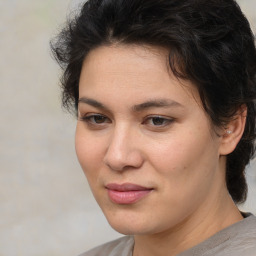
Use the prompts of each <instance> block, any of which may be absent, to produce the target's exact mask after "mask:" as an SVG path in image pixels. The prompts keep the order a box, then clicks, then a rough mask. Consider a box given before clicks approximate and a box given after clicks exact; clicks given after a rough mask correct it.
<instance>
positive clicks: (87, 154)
mask: <svg viewBox="0 0 256 256" xmlns="http://www.w3.org/2000/svg"><path fill="white" fill-rule="evenodd" d="M81 130H82V129H79V127H78V128H77V131H76V137H75V148H76V154H77V158H78V161H79V163H80V165H81V167H82V169H83V171H84V173H85V175H86V177H87V179H88V181H89V182H90V180H91V179H94V178H95V177H96V176H97V171H98V170H99V165H100V163H101V155H102V152H101V151H102V150H101V148H102V147H101V146H100V145H99V143H97V140H93V139H92V137H91V136H86V134H85V133H83V132H82V131H81Z"/></svg>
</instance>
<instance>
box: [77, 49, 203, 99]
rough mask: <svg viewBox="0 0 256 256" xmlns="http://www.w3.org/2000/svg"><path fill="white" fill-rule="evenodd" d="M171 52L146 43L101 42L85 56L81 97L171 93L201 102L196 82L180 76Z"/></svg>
mask: <svg viewBox="0 0 256 256" xmlns="http://www.w3.org/2000/svg"><path fill="white" fill-rule="evenodd" d="M168 63H169V52H168V51H167V50H166V49H164V48H160V47H152V46H146V45H115V46H113V45H112V46H101V47H98V48H96V49H94V50H92V51H91V52H90V53H89V54H88V55H87V57H86V58H85V60H84V63H83V67H82V72H81V76H80V82H79V97H92V96H97V97H98V96H99V97H104V98H105V99H106V98H112V99H114V98H115V97H114V96H115V95H118V96H119V98H121V96H122V97H123V98H122V100H126V99H127V100H128V99H129V100H130V101H131V100H135V101H136V100H138V101H140V100H141V101H142V100H143V99H144V98H157V97H160V98H163V96H165V97H169V98H170V99H172V100H175V101H181V102H187V103H188V101H189V102H190V101H191V100H193V101H194V103H195V101H196V102H197V103H198V102H200V100H199V97H198V92H197V89H196V87H195V85H194V84H193V83H192V82H190V81H184V80H180V79H177V78H176V77H175V76H174V75H173V74H172V72H171V70H170V68H169V64H168Z"/></svg>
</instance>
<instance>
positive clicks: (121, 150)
mask: <svg viewBox="0 0 256 256" xmlns="http://www.w3.org/2000/svg"><path fill="white" fill-rule="evenodd" d="M139 144H140V143H139V142H138V136H136V133H135V132H133V131H132V130H129V129H125V128H120V129H115V131H113V133H112V136H111V137H110V139H109V144H108V148H107V151H106V154H105V156H104V163H105V164H106V165H107V166H108V167H109V168H110V169H111V170H114V171H124V170H126V169H132V168H135V169H138V168H139V167H141V166H142V164H143V161H144V159H143V155H142V152H141V150H140V145H139Z"/></svg>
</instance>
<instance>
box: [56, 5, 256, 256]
mask: <svg viewBox="0 0 256 256" xmlns="http://www.w3.org/2000/svg"><path fill="white" fill-rule="evenodd" d="M52 49H53V52H54V54H55V57H56V59H57V60H58V62H59V63H60V64H61V65H62V67H63V68H64V75H63V79H62V85H63V104H64V106H66V107H67V108H69V109H74V110H75V112H76V114H77V117H78V121H77V130H76V151H77V156H78V159H79V161H80V164H81V166H82V169H83V171H84V173H85V175H86V177H87V179H88V182H89V184H90V187H91V189H92V192H93V194H94V196H95V199H96V200H97V202H98V204H99V206H100V207H101V209H102V211H103V213H104V214H105V216H106V218H107V220H108V222H109V223H110V225H111V226H112V227H113V228H114V229H115V230H117V231H118V232H120V233H122V234H125V235H127V236H125V237H123V238H121V239H118V240H116V241H113V242H110V243H107V244H105V245H102V246H99V247H97V248H95V249H92V250H91V251H89V252H87V253H84V254H82V255H84V256H92V255H94V256H96V255H104V256H114V255H115V256H131V255H132V256H142V255H144V256H145V255H147V256H151V255H155V256H162V255H183V256H185V255H215V256H216V255H241V254H242V253H243V255H246V256H253V255H256V218H255V217H254V216H253V215H252V214H250V213H242V212H240V211H239V209H238V208H237V206H236V204H238V203H241V202H244V201H245V199H246V193H247V185H246V180H245V176H244V171H245V166H246V165H247V164H248V162H249V160H250V158H252V156H253V153H254V139H255V113H256V112H255V111H256V109H255V98H256V50H255V45H254V38H253V34H252V32H251V30H250V27H249V24H248V21H247V20H246V18H245V17H244V16H243V14H242V13H241V10H240V8H239V7H238V6H237V4H236V3H235V2H234V1H233V0H225V1H223V0H207V1H205V0H189V1H187V0H161V1H153V0H147V1H142V0H91V1H88V2H86V3H85V4H84V6H83V7H82V9H81V12H80V14H79V15H78V16H77V17H75V18H74V19H73V20H71V21H70V22H69V24H68V25H67V27H66V28H65V29H63V31H62V32H61V34H60V35H59V36H58V38H57V41H55V42H53V43H52Z"/></svg>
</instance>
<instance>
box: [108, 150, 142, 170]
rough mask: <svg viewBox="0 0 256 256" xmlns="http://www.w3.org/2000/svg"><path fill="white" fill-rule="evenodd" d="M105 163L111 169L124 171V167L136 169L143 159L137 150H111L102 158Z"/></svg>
mask: <svg viewBox="0 0 256 256" xmlns="http://www.w3.org/2000/svg"><path fill="white" fill-rule="evenodd" d="M104 162H105V164H106V165H107V166H108V167H109V168H110V169H111V170H113V171H124V170H126V169H130V168H134V169H137V168H139V167H140V166H141V165H142V162H143V159H142V157H141V155H140V153H139V152H135V151H134V152H130V153H128V154H125V153H124V152H117V153H114V152H111V153H109V152H108V154H106V156H105V158H104Z"/></svg>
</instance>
